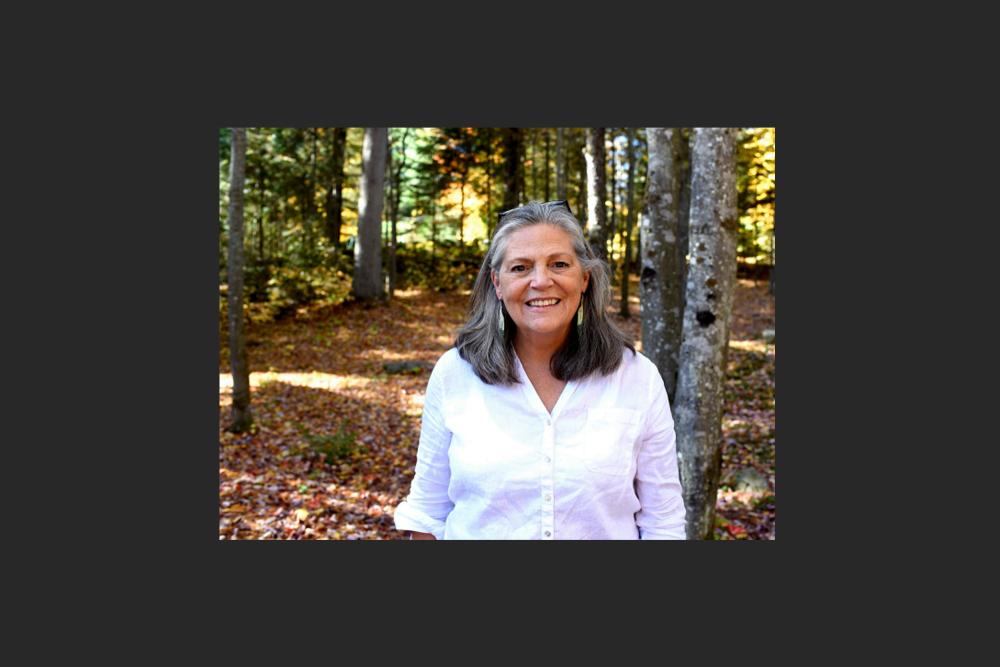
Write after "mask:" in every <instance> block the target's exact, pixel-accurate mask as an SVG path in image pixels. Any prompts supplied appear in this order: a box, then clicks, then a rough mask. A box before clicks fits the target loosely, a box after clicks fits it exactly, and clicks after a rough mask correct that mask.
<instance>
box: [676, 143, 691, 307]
mask: <svg viewBox="0 0 1000 667" xmlns="http://www.w3.org/2000/svg"><path fill="white" fill-rule="evenodd" d="M673 146H674V169H675V170H676V171H675V173H676V174H677V180H678V182H679V183H680V189H679V193H680V194H679V198H678V201H679V202H680V203H679V204H678V206H677V220H678V225H677V231H678V233H677V257H678V259H677V261H678V262H679V267H680V284H681V285H687V261H688V260H687V255H688V248H689V245H688V232H689V229H690V227H691V225H690V224H688V219H689V217H690V215H691V130H686V129H685V128H677V131H676V132H674V137H673ZM686 301H687V290H685V289H683V288H682V289H681V312H682V313H683V312H684V305H685V303H686Z"/></svg>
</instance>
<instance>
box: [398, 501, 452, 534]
mask: <svg viewBox="0 0 1000 667" xmlns="http://www.w3.org/2000/svg"><path fill="white" fill-rule="evenodd" d="M393 518H394V520H395V523H396V530H411V531H412V530H415V531H417V532H420V533H430V534H431V535H433V536H434V537H435V538H437V539H439V540H443V539H444V523H445V522H444V521H442V520H441V519H435V518H434V517H432V516H430V515H429V514H427V513H426V512H422V511H420V510H418V509H417V508H416V507H414V506H413V505H411V504H410V503H408V502H407V501H405V500H404V501H403V502H401V503H400V504H399V505H397V506H396V512H395V514H394V515H393Z"/></svg>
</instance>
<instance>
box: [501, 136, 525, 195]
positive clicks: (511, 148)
mask: <svg viewBox="0 0 1000 667" xmlns="http://www.w3.org/2000/svg"><path fill="white" fill-rule="evenodd" d="M520 131H521V130H520V128H517V127H508V128H507V130H506V132H505V133H504V134H505V137H504V148H505V151H504V152H505V153H506V155H505V158H506V161H505V163H504V164H505V166H506V169H505V172H504V188H505V190H504V193H503V210H504V211H509V210H510V209H512V208H516V207H517V205H518V203H519V202H518V199H517V172H518V169H517V167H518V164H519V163H520V162H521V156H520V149H521V146H520V144H521V142H520Z"/></svg>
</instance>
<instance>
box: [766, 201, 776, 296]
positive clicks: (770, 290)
mask: <svg viewBox="0 0 1000 667" xmlns="http://www.w3.org/2000/svg"><path fill="white" fill-rule="evenodd" d="M777 219H778V206H777V197H775V206H774V216H773V218H772V220H771V275H770V277H769V278H768V288H767V292H768V294H770V295H771V296H774V269H775V263H774V258H775V257H776V254H775V253H776V252H777V248H776V247H775V246H774V229H775V227H774V224H775V221H776V220H777Z"/></svg>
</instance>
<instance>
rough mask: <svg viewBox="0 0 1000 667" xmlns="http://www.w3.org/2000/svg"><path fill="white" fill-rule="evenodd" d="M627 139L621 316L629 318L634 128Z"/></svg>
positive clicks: (633, 213) (633, 208) (633, 214)
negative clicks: (626, 187)
mask: <svg viewBox="0 0 1000 667" xmlns="http://www.w3.org/2000/svg"><path fill="white" fill-rule="evenodd" d="M625 140H626V141H627V144H626V147H625V159H627V160H628V190H627V192H626V195H625V206H626V209H625V220H624V227H625V231H624V232H623V236H624V237H625V248H624V253H623V254H624V259H623V261H622V289H621V292H622V303H621V316H622V317H624V318H625V319H628V318H630V317H631V316H632V314H631V313H630V312H629V309H628V291H629V289H628V288H629V284H628V276H629V265H630V264H631V261H630V260H631V257H632V225H633V223H634V222H635V171H636V169H635V130H634V129H633V128H631V127H630V128H628V129H627V130H626V131H625Z"/></svg>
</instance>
